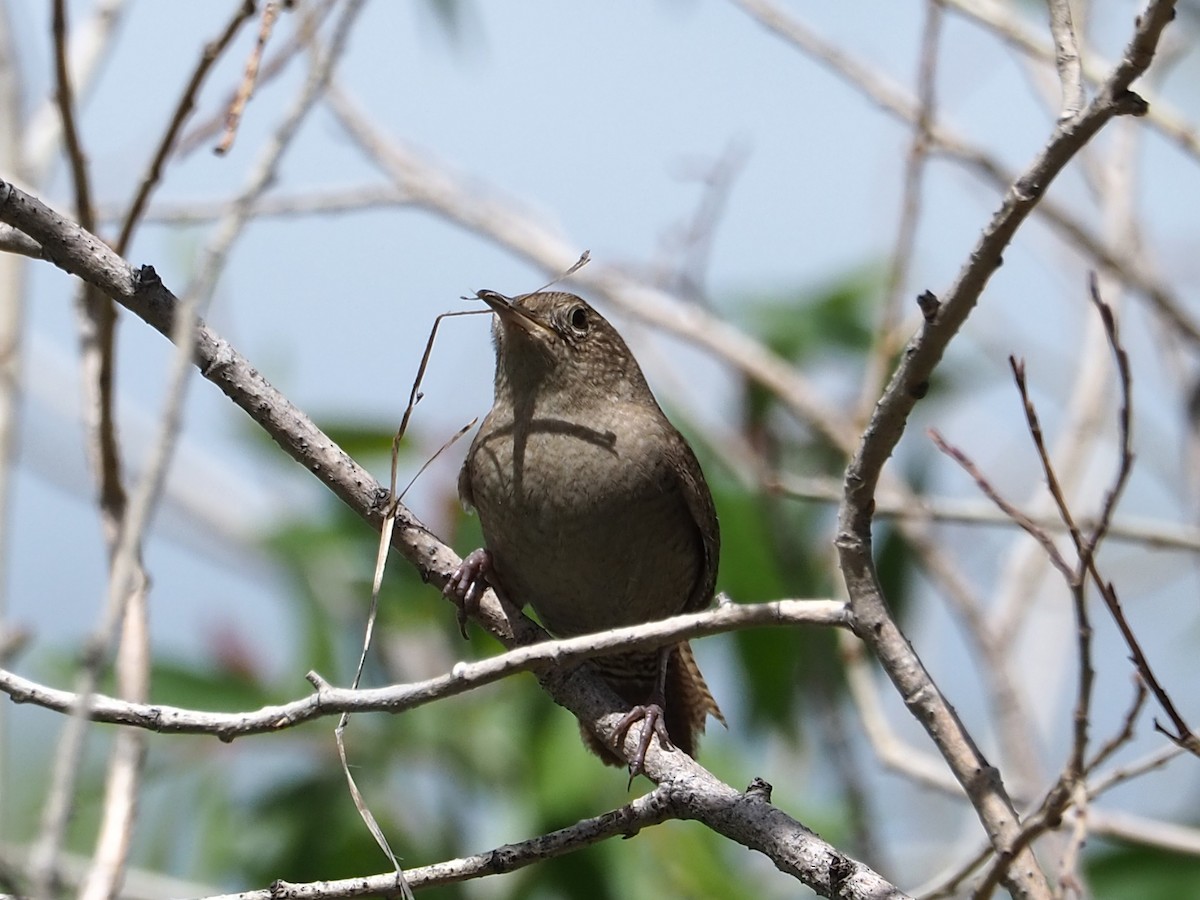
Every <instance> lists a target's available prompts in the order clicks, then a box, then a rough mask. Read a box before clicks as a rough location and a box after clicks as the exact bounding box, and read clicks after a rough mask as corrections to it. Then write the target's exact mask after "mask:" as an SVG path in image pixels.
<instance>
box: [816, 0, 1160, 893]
mask: <svg viewBox="0 0 1200 900" xmlns="http://www.w3.org/2000/svg"><path fill="white" fill-rule="evenodd" d="M1173 15H1174V4H1173V3H1172V2H1170V0H1161V2H1153V3H1151V4H1150V6H1149V8H1148V9H1147V10H1146V12H1145V13H1144V14H1143V15H1142V17H1141V18H1140V20H1139V23H1138V27H1137V29H1136V30H1135V33H1134V36H1133V38H1132V40H1131V41H1130V43H1129V46H1128V48H1127V50H1126V55H1125V58H1124V59H1123V60H1122V61H1121V63H1119V64H1118V66H1117V67H1116V69H1115V70H1114V71H1113V73H1112V74H1111V76H1110V77H1109V79H1108V81H1106V82H1105V84H1104V85H1103V86H1102V87H1101V89H1100V90H1099V92H1098V93H1097V95H1096V97H1095V98H1094V99H1093V100H1092V102H1091V103H1090V104H1088V106H1087V107H1086V108H1085V109H1084V110H1083V111H1082V112H1081V113H1080V114H1079V115H1077V116H1074V117H1072V118H1071V119H1068V120H1065V121H1063V122H1060V123H1059V126H1058V127H1057V128H1056V130H1055V132H1054V134H1053V136H1052V137H1051V139H1050V141H1049V143H1048V144H1047V145H1046V147H1045V148H1044V149H1043V150H1042V152H1041V153H1039V154H1038V156H1037V158H1036V159H1035V160H1034V161H1033V163H1032V164H1031V165H1030V166H1029V168H1028V169H1027V170H1026V172H1025V174H1024V175H1022V176H1021V177H1020V178H1018V179H1017V180H1016V182H1014V183H1013V184H1012V185H1011V187H1010V188H1009V189H1008V192H1007V194H1006V196H1005V198H1004V202H1003V204H1002V206H1001V208H1000V209H999V210H998V211H997V212H996V213H995V214H994V216H993V217H992V220H991V221H990V222H989V223H988V225H987V227H986V228H985V229H984V232H983V234H982V235H981V237H980V238H979V240H978V242H977V243H976V245H975V248H974V249H973V251H972V253H971V256H970V259H969V260H968V262H967V263H966V265H965V266H964V268H963V269H962V271H961V273H960V274H959V277H958V280H957V281H956V282H955V284H954V285H952V286H951V288H950V290H949V291H948V292H947V293H946V295H945V296H944V297H943V298H942V302H941V305H940V309H939V310H938V311H937V312H936V315H934V316H933V317H930V318H928V319H927V320H926V322H925V324H924V326H923V327H922V329H921V331H920V332H919V333H918V334H917V335H916V336H915V337H914V338H913V340H912V341H911V342H910V343H909V345H908V348H907V350H906V352H905V353H904V355H903V358H902V359H901V362H900V364H899V366H898V367H897V369H896V372H895V374H894V375H893V377H892V380H891V382H890V384H889V385H888V387H887V389H886V390H885V391H884V393H883V396H882V397H881V398H880V400H879V403H878V404H877V405H876V407H875V411H874V415H873V416H872V418H871V421H870V423H869V424H868V426H867V428H866V430H865V432H864V435H863V440H862V444H861V446H860V447H859V450H858V452H857V453H856V454H855V456H854V458H853V460H852V461H851V462H850V465H849V466H848V467H847V469H846V478H845V499H844V501H843V504H842V507H841V510H840V511H839V517H838V535H837V540H836V544H837V548H838V553H839V557H840V560H841V567H842V572H843V575H844V576H845V579H846V586H847V589H848V591H849V596H850V598H851V608H852V609H853V610H854V612H855V616H856V624H857V628H856V633H857V634H858V635H859V636H860V637H861V638H862V639H863V640H864V641H866V642H867V643H868V644H869V645H870V646H871V647H872V648H873V649H874V650H875V652H876V653H877V655H878V657H879V659H880V662H881V664H882V665H883V668H884V670H885V671H886V672H887V674H888V676H889V677H890V678H891V679H892V681H893V683H894V684H895V685H896V688H897V689H898V690H899V692H900V695H901V696H902V697H903V698H904V701H905V703H906V704H908V706H909V708H910V709H911V710H913V712H914V713H915V715H916V716H917V718H918V720H919V721H920V722H921V723H922V724H923V725H924V726H925V728H926V730H927V731H928V733H929V735H930V737H931V738H932V739H933V741H934V743H935V744H937V746H938V749H939V750H940V751H941V753H942V755H943V756H944V757H945V758H946V760H947V762H948V763H949V764H950V767H951V769H952V770H953V772H954V775H955V777H956V778H957V779H958V780H959V782H960V783H961V784H962V785H963V787H964V789H965V790H966V791H967V794H968V796H969V797H970V798H971V801H972V804H973V805H974V806H975V809H976V811H977V813H978V815H979V818H980V821H981V822H982V823H983V826H984V828H985V829H986V831H987V833H988V837H989V839H990V840H991V842H992V845H993V846H994V847H995V848H996V850H997V852H998V853H999V854H1000V855H1001V857H1006V856H1007V855H1008V854H1009V853H1010V852H1012V849H1013V848H1014V846H1015V843H1016V841H1017V840H1018V839H1019V836H1020V831H1021V825H1020V820H1019V818H1018V816H1017V814H1016V811H1015V809H1014V808H1013V804H1012V801H1011V799H1010V798H1009V796H1008V794H1007V792H1006V790H1005V788H1004V785H1003V783H1002V781H1001V780H1000V777H999V773H998V772H996V771H995V770H994V769H992V768H991V767H990V766H989V764H988V762H987V760H986V759H984V757H983V755H982V754H981V753H980V752H979V750H978V748H977V747H976V746H975V743H974V741H973V739H972V738H971V736H970V734H969V733H968V732H967V730H966V728H965V727H964V726H963V724H962V722H961V721H960V720H959V718H958V715H957V714H956V713H955V711H954V709H953V708H952V707H951V706H950V704H949V702H948V701H947V700H946V698H945V697H944V696H942V694H941V692H940V691H939V690H938V689H937V687H936V686H935V685H934V683H933V681H932V679H931V678H930V676H929V674H928V672H926V671H925V668H924V666H923V665H922V663H921V661H920V659H919V658H918V657H917V655H916V652H915V651H914V650H913V647H912V645H911V644H910V643H909V642H908V640H907V639H906V638H905V636H904V634H903V633H902V632H901V631H900V628H899V626H898V625H897V623H896V622H895V620H894V619H893V618H892V615H891V613H890V611H889V609H888V606H887V601H886V599H885V597H884V594H883V589H882V587H881V585H880V583H879V578H878V573H877V571H876V569H875V563H874V560H873V558H872V543H871V525H872V521H873V518H874V495H875V490H876V487H877V485H878V483H879V479H880V475H881V473H882V471H883V466H884V464H885V463H886V462H887V460H888V458H889V457H890V456H891V455H892V453H893V451H894V450H895V448H896V445H897V444H898V443H899V441H900V438H901V436H902V435H903V433H904V429H905V426H906V424H907V422H908V417H909V414H910V413H911V412H912V409H913V407H914V406H915V405H916V402H917V400H918V399H920V398H921V397H922V396H924V394H925V391H926V389H927V386H928V384H929V379H930V377H931V375H932V373H933V370H934V369H935V368H936V366H937V365H938V363H939V362H940V361H941V358H942V355H943V354H944V353H945V350H946V347H947V346H948V345H949V343H950V341H951V340H952V339H953V338H954V336H955V335H956V334H957V333H958V331H959V329H960V328H961V327H962V325H963V323H964V322H965V321H966V319H967V317H968V316H969V315H970V313H971V311H972V310H973V309H974V307H975V304H976V303H977V302H978V300H979V297H980V295H981V294H982V293H983V290H984V288H985V287H986V286H987V283H988V281H989V280H990V278H991V275H992V273H993V272H994V271H995V270H996V269H997V267H998V266H999V265H1000V262H1001V254H1002V252H1003V251H1004V248H1006V247H1007V246H1008V244H1009V242H1010V241H1011V239H1012V237H1013V235H1014V234H1015V233H1016V231H1017V229H1018V228H1019V227H1020V225H1021V223H1022V222H1024V220H1025V219H1026V218H1027V217H1028V216H1029V214H1030V213H1031V212H1032V211H1033V210H1034V208H1035V207H1036V206H1037V204H1038V202H1039V200H1040V199H1041V198H1042V196H1043V195H1044V193H1045V191H1046V189H1047V188H1048V187H1049V185H1050V183H1051V182H1052V181H1053V179H1054V178H1055V176H1057V175H1058V173H1059V172H1060V171H1062V169H1063V168H1064V167H1065V166H1066V164H1067V163H1068V162H1069V161H1070V160H1071V159H1072V158H1073V157H1074V155H1075V154H1076V153H1078V152H1079V151H1080V150H1081V149H1082V148H1083V147H1084V146H1085V145H1086V144H1087V142H1088V141H1089V140H1091V138H1092V137H1093V136H1095V134H1096V133H1097V132H1098V131H1099V130H1100V129H1101V128H1102V127H1103V126H1104V125H1105V124H1106V123H1107V122H1109V121H1110V120H1111V119H1113V118H1114V117H1116V116H1118V115H1130V114H1133V115H1136V114H1138V113H1140V112H1143V111H1144V109H1145V103H1144V101H1142V100H1141V98H1139V97H1137V95H1135V94H1133V93H1131V92H1130V91H1129V85H1130V84H1131V83H1132V82H1133V80H1134V79H1135V78H1136V77H1137V76H1138V75H1140V74H1141V73H1142V72H1144V71H1145V69H1146V68H1147V67H1148V66H1149V64H1150V62H1151V60H1152V58H1153V51H1154V48H1155V47H1156V46H1157V42H1158V39H1159V37H1160V36H1161V34H1162V31H1163V29H1164V28H1165V27H1166V26H1167V24H1168V22H1170V20H1171V18H1172V17H1173ZM1005 877H1006V882H1007V886H1008V887H1009V888H1010V889H1011V890H1012V892H1013V893H1014V894H1015V895H1016V896H1019V897H1037V896H1044V895H1045V894H1046V893H1047V891H1048V887H1047V885H1046V881H1045V876H1044V875H1043V874H1042V872H1041V870H1040V868H1039V867H1038V864H1037V861H1036V859H1035V858H1034V857H1033V854H1032V853H1031V852H1030V851H1029V849H1028V848H1025V849H1024V850H1022V851H1021V852H1020V853H1019V854H1018V855H1017V856H1016V858H1015V860H1014V863H1013V865H1012V866H1011V867H1010V868H1008V869H1006V876H1005Z"/></svg>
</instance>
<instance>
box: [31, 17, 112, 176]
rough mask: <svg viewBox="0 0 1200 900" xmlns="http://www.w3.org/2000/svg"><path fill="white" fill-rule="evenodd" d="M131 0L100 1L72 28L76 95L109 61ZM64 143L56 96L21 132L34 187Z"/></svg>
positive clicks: (70, 59)
mask: <svg viewBox="0 0 1200 900" xmlns="http://www.w3.org/2000/svg"><path fill="white" fill-rule="evenodd" d="M127 5H128V2H127V0H97V2H96V3H95V4H93V5H92V8H91V10H90V12H89V15H88V16H87V17H86V18H85V19H83V20H82V21H81V22H80V23H79V24H78V25H77V26H76V27H74V28H72V29H71V35H70V43H69V45H68V47H67V70H68V72H69V74H70V82H71V85H72V86H73V89H74V93H75V94H77V95H80V96H82V95H84V94H85V93H86V92H87V91H88V90H89V89H90V88H91V87H92V86H93V85H94V83H95V81H96V76H97V74H98V73H99V71H100V68H101V66H102V65H103V64H104V61H105V60H106V59H107V58H108V55H109V53H110V52H111V51H112V49H113V47H114V45H115V43H116V41H115V40H114V38H115V36H116V33H117V29H118V27H119V26H120V24H121V19H122V18H123V17H124V15H125V7H126V6H127ZM62 140H63V122H62V114H61V112H60V111H59V100H58V97H56V96H50V97H47V98H46V99H45V100H44V101H43V102H42V103H40V104H39V105H38V107H37V109H35V110H34V111H33V112H32V113H31V114H30V115H29V117H28V119H27V121H26V123H25V128H24V129H23V131H22V133H21V141H22V144H23V151H22V157H23V158H24V160H25V171H24V172H23V173H22V174H23V175H24V177H25V178H27V179H28V180H29V183H30V184H31V185H39V184H41V183H42V182H43V181H44V180H45V179H46V177H47V175H48V174H49V172H50V168H51V166H53V165H54V163H55V162H57V160H58V152H59V150H60V145H61V142H62Z"/></svg>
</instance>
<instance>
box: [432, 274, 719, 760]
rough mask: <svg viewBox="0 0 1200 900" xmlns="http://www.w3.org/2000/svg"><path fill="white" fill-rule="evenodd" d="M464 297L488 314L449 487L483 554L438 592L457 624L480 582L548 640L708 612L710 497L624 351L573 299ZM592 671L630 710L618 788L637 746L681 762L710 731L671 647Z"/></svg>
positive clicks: (686, 659) (708, 698)
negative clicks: (477, 533) (482, 414)
mask: <svg viewBox="0 0 1200 900" xmlns="http://www.w3.org/2000/svg"><path fill="white" fill-rule="evenodd" d="M478 297H479V299H481V300H483V301H484V302H485V303H486V304H487V305H488V306H490V307H491V308H492V310H493V312H494V313H495V316H494V321H493V325H492V335H493V339H494V342H495V346H496V382H495V399H494V401H493V405H492V409H491V412H489V413H488V415H487V417H486V418H485V419H484V421H483V424H482V425H481V426H480V428H479V432H478V434H476V436H475V440H474V441H473V442H472V444H471V449H470V450H469V451H468V453H467V458H466V462H465V463H464V464H463V467H462V472H461V474H460V475H459V480H458V489H459V494H460V496H461V497H462V499H463V502H464V503H465V504H467V505H468V506H469V507H474V508H475V510H476V511H477V512H478V514H479V520H480V523H481V524H482V526H483V536H484V541H485V544H486V547H485V549H483V550H477V551H475V552H474V553H472V554H470V555H469V556H468V557H467V558H466V559H465V560H464V561H463V564H462V566H460V567H459V569H458V570H457V571H456V572H455V573H454V574H453V576H452V577H451V579H450V581H449V582H448V584H447V586H446V593H447V595H448V596H451V597H453V598H455V599H456V601H457V602H458V603H459V609H460V624H463V623H464V622H465V616H466V612H467V610H468V608H469V607H470V606H471V605H472V604H474V603H477V601H478V598H479V596H480V595H481V594H482V592H483V590H484V589H485V588H486V587H487V586H488V585H491V586H492V587H494V588H496V589H497V590H498V591H499V592H500V593H501V594H503V595H504V596H505V597H506V598H508V599H511V600H512V601H514V602H519V603H527V604H529V605H530V606H532V607H533V609H534V610H535V611H536V613H537V615H538V617H539V618H540V619H541V621H542V624H543V625H545V627H546V629H547V630H548V631H549V632H550V633H551V634H553V635H555V636H558V637H572V636H575V635H580V634H588V633H592V632H597V631H605V630H607V629H610V628H617V627H621V626H625V625H637V624H640V623H643V622H650V621H654V620H657V619H663V618H666V617H668V616H673V615H678V614H679V613H685V612H695V611H697V610H700V609H703V608H704V607H706V606H708V605H709V603H710V602H711V601H712V598H713V591H714V589H715V585H716V580H717V556H718V553H719V550H720V534H719V531H718V527H717V515H716V510H715V508H714V506H713V500H712V494H711V493H710V492H709V489H708V484H707V482H705V480H704V474H703V473H702V472H701V471H700V464H699V463H698V462H697V461H696V456H695V454H694V453H693V452H692V449H691V447H689V446H688V444H687V441H685V440H684V438H683V436H682V435H681V434H680V433H679V432H678V431H676V430H675V428H674V427H673V426H672V425H671V423H670V422H669V421H667V417H666V416H665V415H664V414H663V411H662V409H660V408H659V405H658V403H657V402H656V401H655V399H654V395H653V394H651V392H650V388H649V386H648V385H647V384H646V379H645V377H644V376H643V375H642V370H641V368H640V367H639V366H638V364H637V360H635V359H634V358H633V354H631V353H630V352H629V348H628V347H627V346H626V345H625V341H623V340H622V339H621V336H620V335H619V334H617V332H616V330H615V329H614V328H613V327H612V326H611V325H610V324H609V323H608V322H607V321H606V320H605V319H604V317H603V316H601V315H600V314H599V313H598V312H596V311H595V310H594V309H592V307H591V306H589V305H588V304H587V303H585V302H584V301H583V300H582V299H580V298H579V297H577V296H575V295H574V294H569V293H563V292H560V291H539V292H537V293H533V294H524V295H522V296H519V297H513V298H510V297H505V296H504V295H503V294H499V293H497V292H495V291H480V292H479V293H478ZM591 662H592V664H593V665H594V666H595V667H596V668H597V669H598V670H599V672H600V674H601V675H602V676H603V678H604V680H605V681H606V682H607V683H608V684H609V685H611V686H612V687H613V689H614V690H615V691H616V692H617V694H619V695H620V696H621V697H622V698H623V699H624V700H625V701H626V702H628V703H629V704H631V705H632V709H631V710H630V712H629V713H628V715H626V716H625V717H624V719H623V720H622V721H621V723H620V725H619V726H618V731H617V741H618V746H619V745H620V742H622V741H623V740H624V737H625V734H626V732H628V730H629V728H630V727H631V726H632V725H634V724H635V723H636V722H639V721H640V722H642V723H643V724H642V733H641V737H640V741H639V746H638V750H637V752H636V753H635V754H634V757H633V759H632V760H631V761H630V775H631V777H632V776H633V775H636V774H639V773H640V772H641V771H642V767H643V765H644V762H645V756H646V751H647V749H648V748H649V745H650V740H651V738H652V736H654V735H657V736H658V738H659V740H660V742H661V743H662V744H663V746H664V747H667V748H669V747H671V746H672V745H674V746H675V747H678V748H679V749H681V750H683V751H684V752H685V753H687V754H688V755H695V751H696V743H697V738H698V736H699V734H700V733H701V732H703V730H704V724H705V720H706V719H707V717H708V716H709V715H712V716H715V717H716V718H717V719H718V720H720V721H721V722H722V723H724V721H725V719H724V717H723V716H722V715H721V712H720V710H719V709H718V707H717V704H716V701H714V700H713V697H712V694H711V693H710V692H709V689H708V686H707V685H706V684H705V683H704V678H703V676H702V675H701V674H700V669H699V667H698V666H697V665H696V661H695V658H694V657H693V656H692V650H691V647H690V646H689V645H688V643H687V642H686V641H682V642H679V643H676V644H673V645H671V646H668V647H665V648H663V649H661V650H650V651H645V650H639V651H628V652H622V653H617V654H612V655H607V656H600V657H596V658H594V659H593V660H591ZM584 740H585V742H586V743H587V744H588V746H589V747H590V748H591V749H592V750H594V751H595V752H596V753H597V754H598V755H599V756H600V758H601V759H603V760H604V761H605V762H606V763H608V764H610V765H621V764H622V760H621V758H620V757H619V756H617V754H616V753H615V752H614V750H613V748H610V747H606V746H604V745H602V744H601V743H600V742H599V741H598V740H597V739H596V738H595V737H594V736H593V735H591V734H590V733H588V732H586V731H585V732H584Z"/></svg>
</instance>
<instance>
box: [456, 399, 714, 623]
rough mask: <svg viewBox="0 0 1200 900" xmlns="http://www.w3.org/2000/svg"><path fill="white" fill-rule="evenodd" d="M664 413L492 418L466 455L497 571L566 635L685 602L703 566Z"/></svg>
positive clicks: (516, 596) (514, 595)
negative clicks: (667, 448)
mask: <svg viewBox="0 0 1200 900" xmlns="http://www.w3.org/2000/svg"><path fill="white" fill-rule="evenodd" d="M657 429H658V425H657V423H656V422H655V421H653V420H649V421H640V420H637V419H625V420H622V419H621V418H620V417H619V415H617V416H611V415H610V416H599V417H591V418H590V419H589V421H587V422H580V421H573V420H571V419H568V418H566V417H561V416H558V417H556V416H541V417H539V416H537V415H533V416H530V417H528V418H527V419H525V420H524V421H522V420H519V419H517V420H514V419H507V420H506V419H503V418H500V417H495V416H489V418H488V420H487V421H485V423H484V426H483V427H482V428H481V430H480V433H479V435H478V436H477V437H476V439H475V442H474V443H473V444H472V447H471V450H470V454H469V457H468V463H467V473H468V476H469V478H470V488H471V494H472V497H473V501H474V505H475V507H476V509H477V511H478V513H479V517H480V521H481V524H482V526H483V532H484V537H485V540H486V543H487V546H488V549H489V550H490V551H491V553H492V557H493V562H494V566H495V571H496V575H497V577H498V578H499V580H500V583H501V585H502V586H503V587H504V588H505V591H506V593H508V594H509V595H510V597H511V599H512V600H514V601H515V602H522V603H528V604H530V605H531V606H533V608H534V610H535V611H536V612H537V613H538V615H539V617H540V618H541V619H542V621H543V623H544V624H545V625H546V627H547V628H548V629H549V630H550V631H551V632H553V633H555V634H559V635H571V634H582V633H585V632H590V631H599V630H603V629H606V628H612V627H616V626H620V625H630V624H636V623H639V622H644V621H649V620H652V619H657V618H662V617H664V616H668V615H673V614H675V613H678V612H681V611H682V610H683V608H684V606H685V604H686V602H687V599H688V597H689V596H690V594H691V592H692V590H693V589H694V586H695V584H696V582H697V579H698V578H699V577H700V570H701V566H702V565H703V559H702V550H701V547H700V543H699V541H698V532H697V526H696V524H695V522H694V520H693V519H692V516H691V514H690V512H689V510H688V507H687V504H686V502H685V500H684V498H683V496H682V494H681V493H680V486H679V480H678V478H677V477H675V475H674V473H673V472H672V471H671V469H670V465H669V459H668V457H667V455H666V454H664V453H663V452H662V438H663V435H662V433H661V432H659V431H657Z"/></svg>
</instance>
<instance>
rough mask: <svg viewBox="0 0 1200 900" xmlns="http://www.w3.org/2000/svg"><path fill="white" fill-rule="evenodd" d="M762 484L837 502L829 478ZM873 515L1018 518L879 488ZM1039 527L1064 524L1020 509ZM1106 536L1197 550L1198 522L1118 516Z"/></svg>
mask: <svg viewBox="0 0 1200 900" xmlns="http://www.w3.org/2000/svg"><path fill="white" fill-rule="evenodd" d="M763 487H764V488H766V489H767V490H770V491H776V492H779V493H782V494H785V495H787V496H789V497H794V498H796V499H798V500H815V501H819V502H822V503H836V502H838V500H839V499H840V497H841V484H840V483H839V482H836V481H835V480H834V479H832V478H825V477H804V476H797V475H791V474H783V473H774V474H768V475H766V476H764V479H763ZM875 514H876V516H878V517H879V518H886V519H900V520H905V519H912V520H916V521H928V522H945V523H951V524H958V525H978V526H997V527H1008V528H1011V527H1014V526H1016V523H1015V522H1014V521H1013V520H1012V517H1011V516H1009V515H1008V514H1007V513H1005V512H1004V511H1003V510H999V509H997V508H996V506H995V504H993V503H991V502H986V503H985V502H981V501H975V500H970V499H966V500H962V499H957V498H951V497H931V496H928V495H923V496H921V497H920V499H919V502H918V503H916V504H913V503H911V502H908V501H907V499H905V498H901V497H896V496H892V495H891V494H882V495H881V496H880V497H879V499H878V501H877V504H876V510H875ZM1024 515H1025V516H1026V517H1027V518H1028V519H1029V521H1030V522H1032V523H1034V524H1035V525H1037V527H1038V528H1041V529H1043V530H1044V531H1048V532H1051V533H1054V532H1063V531H1065V530H1066V526H1064V525H1063V523H1062V520H1061V519H1059V518H1058V516H1057V515H1052V514H1049V513H1024ZM1095 522H1096V519H1095V517H1094V516H1088V517H1084V518H1080V520H1079V524H1080V526H1081V527H1082V528H1084V529H1090V528H1092V527H1093V526H1094V525H1095ZM1108 538H1109V540H1113V541H1123V542H1128V543H1131V544H1139V545H1142V546H1145V547H1147V548H1153V549H1156V550H1178V551H1182V552H1188V553H1194V552H1196V551H1200V528H1196V527H1195V526H1192V525H1177V524H1174V523H1169V522H1165V521H1160V520H1155V519H1141V518H1136V517H1132V516H1129V517H1124V516H1123V517H1122V518H1120V519H1114V520H1113V522H1112V524H1111V525H1110V526H1109V530H1108Z"/></svg>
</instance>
